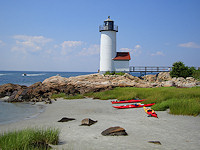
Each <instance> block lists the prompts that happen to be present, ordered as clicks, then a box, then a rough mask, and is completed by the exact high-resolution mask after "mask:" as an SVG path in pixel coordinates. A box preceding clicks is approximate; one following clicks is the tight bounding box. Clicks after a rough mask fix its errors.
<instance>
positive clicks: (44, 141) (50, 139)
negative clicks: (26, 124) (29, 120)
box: [0, 128, 59, 150]
mask: <svg viewBox="0 0 200 150" xmlns="http://www.w3.org/2000/svg"><path fill="white" fill-rule="evenodd" d="M58 136H59V130H58V129H53V128H46V129H37V128H35V129H24V130H21V131H13V132H7V133H2V134H0V149H2V150H11V149H12V150H22V149H23V150H43V149H50V148H51V147H50V146H49V144H53V145H56V144H58V140H59V139H58Z"/></svg>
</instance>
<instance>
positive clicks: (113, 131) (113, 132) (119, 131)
mask: <svg viewBox="0 0 200 150" xmlns="http://www.w3.org/2000/svg"><path fill="white" fill-rule="evenodd" d="M101 134H102V135H104V136H126V135H128V134H127V133H126V131H125V129H124V128H121V127H119V126H116V127H110V128H108V129H106V130H105V131H103V132H102V133H101Z"/></svg>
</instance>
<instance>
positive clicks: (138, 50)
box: [120, 45, 142, 56]
mask: <svg viewBox="0 0 200 150" xmlns="http://www.w3.org/2000/svg"><path fill="white" fill-rule="evenodd" d="M120 51H122V52H130V53H131V55H134V56H138V55H140V54H141V53H142V50H141V45H136V46H135V47H134V48H132V49H131V48H120Z"/></svg>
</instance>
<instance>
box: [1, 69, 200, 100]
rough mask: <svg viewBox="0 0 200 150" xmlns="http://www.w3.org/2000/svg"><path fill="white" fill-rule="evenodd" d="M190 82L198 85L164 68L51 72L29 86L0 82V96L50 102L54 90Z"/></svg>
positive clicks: (85, 90)
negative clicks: (111, 72)
mask: <svg viewBox="0 0 200 150" xmlns="http://www.w3.org/2000/svg"><path fill="white" fill-rule="evenodd" d="M194 86H200V81H197V80H195V79H194V78H192V77H188V78H186V79H184V78H182V77H179V78H171V77H170V75H169V73H168V72H161V73H159V74H157V75H146V76H143V77H141V78H139V77H135V76H132V75H130V74H125V75H123V76H119V75H100V74H90V75H82V76H77V77H70V78H65V77H61V76H53V77H50V78H48V79H45V80H44V81H43V82H37V83H35V84H33V85H31V86H29V87H27V86H23V85H18V84H11V83H8V84H4V85H0V98H2V97H5V96H9V98H8V99H7V100H6V101H7V102H24V101H31V102H41V101H46V102H47V103H50V102H51V99H50V97H51V95H52V94H58V93H66V94H67V95H75V94H84V93H88V92H99V91H105V90H110V89H113V88H115V87H139V88H155V87H179V88H189V87H194Z"/></svg>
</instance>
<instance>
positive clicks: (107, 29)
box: [99, 16, 131, 74]
mask: <svg viewBox="0 0 200 150" xmlns="http://www.w3.org/2000/svg"><path fill="white" fill-rule="evenodd" d="M99 32H101V44H100V70H99V71H100V74H104V73H105V72H107V71H109V72H114V71H115V72H129V60H130V59H131V57H130V54H129V52H116V33H117V32H118V26H116V25H114V21H113V20H111V19H110V16H108V19H106V20H105V21H104V24H103V25H100V26H99Z"/></svg>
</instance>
